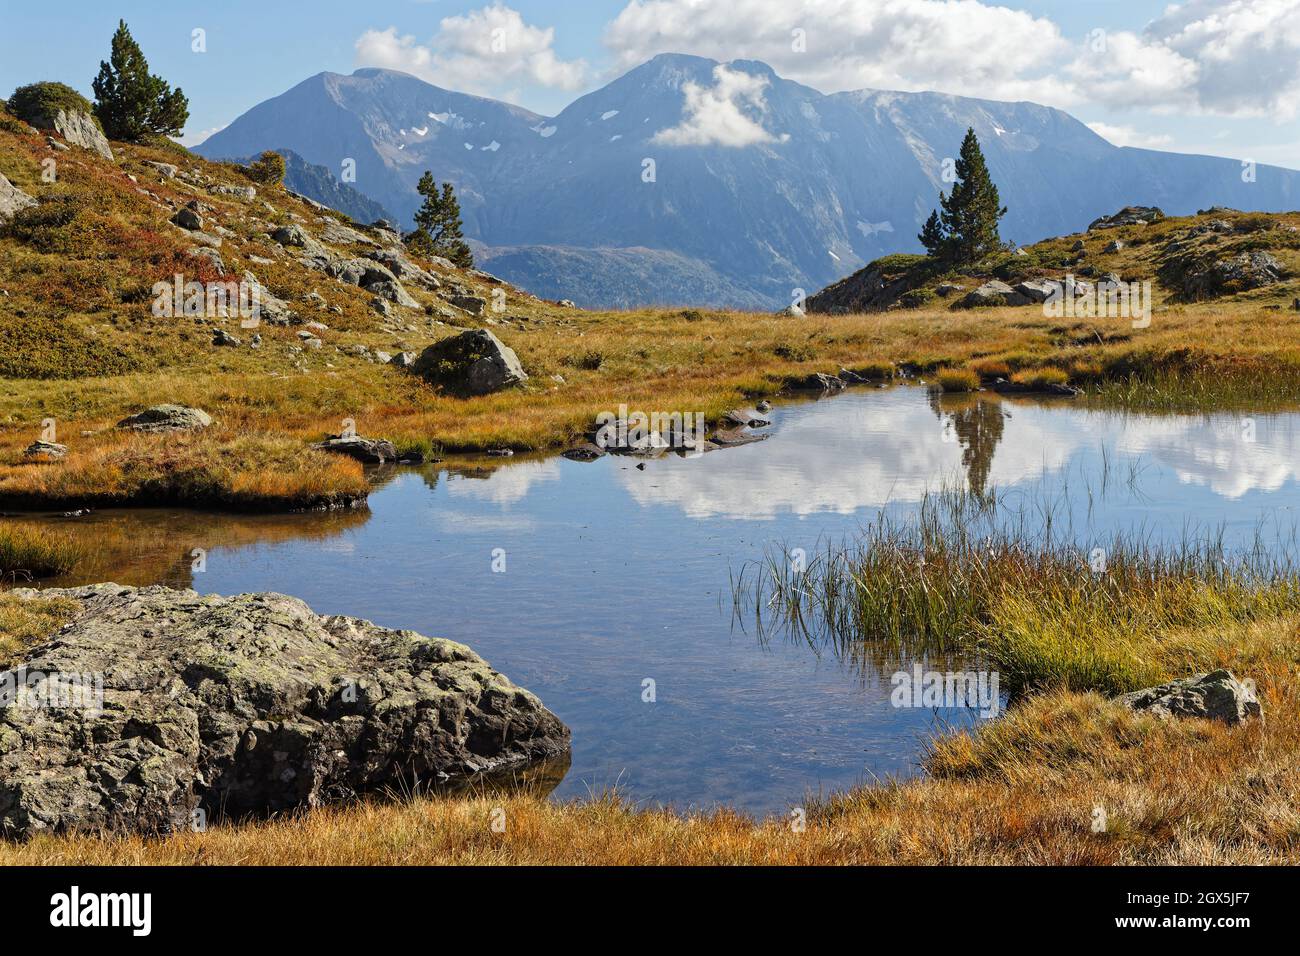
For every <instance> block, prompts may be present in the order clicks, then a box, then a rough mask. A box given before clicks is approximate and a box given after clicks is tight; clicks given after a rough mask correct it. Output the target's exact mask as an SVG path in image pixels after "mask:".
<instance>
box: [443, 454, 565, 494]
mask: <svg viewBox="0 0 1300 956" xmlns="http://www.w3.org/2000/svg"><path fill="white" fill-rule="evenodd" d="M559 477H560V463H559V462H558V461H556V460H554V459H549V460H546V461H521V462H518V463H516V464H512V465H502V466H500V467H499V468H496V469H494V470H493V471H492V472H491V473H488V474H486V475H484V476H483V477H472V478H471V477H466V476H464V475H453V476H452V477H451V478H450V479H449V480H448V482H447V494H448V495H449V496H451V497H453V498H473V499H474V500H476V501H490V502H492V503H493V504H498V505H510V504H514V503H515V502H518V501H522V500H524V499H525V498H527V497H528V494H529V492H531V491H532V489H533V486H534V485H537V484H541V483H543V482H548V481H556V480H558V479H559Z"/></svg>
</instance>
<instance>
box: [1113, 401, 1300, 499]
mask: <svg viewBox="0 0 1300 956" xmlns="http://www.w3.org/2000/svg"><path fill="white" fill-rule="evenodd" d="M1117 446H1118V448H1119V450H1120V451H1122V452H1125V453H1126V454H1130V455H1141V456H1142V457H1143V458H1144V459H1154V460H1155V461H1157V462H1159V463H1160V464H1162V465H1165V466H1166V467H1168V468H1170V469H1171V470H1173V472H1174V473H1175V474H1176V475H1177V476H1178V480H1179V481H1181V482H1185V483H1187V484H1194V485H1204V486H1206V487H1208V488H1209V489H1210V490H1211V491H1213V492H1214V493H1215V494H1217V495H1221V496H1223V497H1224V498H1240V497H1241V496H1242V495H1245V494H1246V493H1247V492H1250V491H1256V490H1262V491H1277V490H1278V489H1279V488H1281V487H1282V486H1283V485H1285V484H1286V483H1287V482H1288V481H1295V480H1297V479H1300V434H1297V428H1296V422H1295V419H1294V418H1293V417H1291V416H1282V415H1270V416H1253V417H1252V416H1244V417H1238V416H1227V415H1223V416H1215V417H1213V418H1208V417H1196V416H1193V417H1188V416H1180V417H1176V418H1175V417H1169V418H1148V419H1139V420H1136V421H1135V420H1132V419H1130V420H1129V421H1128V422H1127V423H1126V427H1125V428H1124V429H1123V432H1122V435H1121V436H1120V439H1119V441H1118V442H1117Z"/></svg>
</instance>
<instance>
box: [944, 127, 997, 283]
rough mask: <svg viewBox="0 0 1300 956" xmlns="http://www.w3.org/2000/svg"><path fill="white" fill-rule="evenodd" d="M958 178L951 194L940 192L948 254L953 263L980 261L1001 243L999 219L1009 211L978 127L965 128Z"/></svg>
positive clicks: (963, 263) (959, 158) (959, 157)
mask: <svg viewBox="0 0 1300 956" xmlns="http://www.w3.org/2000/svg"><path fill="white" fill-rule="evenodd" d="M956 173H957V182H956V183H954V184H953V187H952V193H951V194H950V195H948V196H944V195H943V194H942V193H940V194H939V204H940V206H941V207H942V208H943V216H942V221H943V229H944V233H945V234H946V240H945V245H946V247H947V255H948V258H950V259H951V260H952V261H953V262H954V263H957V264H961V265H970V264H973V263H976V262H979V261H980V260H981V259H983V258H984V257H985V256H987V255H988V254H989V253H991V252H994V251H995V250H996V249H998V247H1000V246H1001V245H1002V240H1001V238H1000V237H999V235H998V220H999V219H1001V218H1002V217H1003V216H1005V215H1006V214H1007V210H1006V207H1005V206H1003V205H1002V203H1001V200H999V198H998V187H997V186H995V185H993V180H992V179H991V178H990V177H989V169H988V166H987V165H986V164H985V162H984V154H983V153H982V152H981V151H980V141H979V139H977V138H976V136H975V130H973V129H968V130H966V138H965V139H964V140H962V144H961V154H960V155H959V156H958V157H957V166H956Z"/></svg>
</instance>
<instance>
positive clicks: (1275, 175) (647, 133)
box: [197, 54, 1300, 307]
mask: <svg viewBox="0 0 1300 956" xmlns="http://www.w3.org/2000/svg"><path fill="white" fill-rule="evenodd" d="M724 80H728V81H730V82H732V83H733V84H734V85H735V86H736V87H737V88H740V89H742V90H743V91H746V92H744V94H743V95H740V96H738V97H737V98H735V99H733V100H731V101H730V102H731V103H732V106H733V107H734V108H735V116H736V117H739V119H738V120H737V121H736V122H737V124H738V125H740V126H741V127H743V128H744V129H746V130H747V131H748V132H749V134H750V135H752V137H753V141H752V142H750V143H749V144H748V145H743V146H736V145H726V144H723V143H719V142H711V141H708V136H709V135H710V130H709V129H708V128H707V123H706V122H705V121H704V120H701V119H699V117H698V116H692V115H691V109H690V104H689V102H688V96H687V94H688V93H689V92H690V91H691V90H692V89H695V90H702V91H706V92H707V91H710V90H712V91H714V92H715V93H716V92H717V91H718V90H719V89H721V87H720V85H719V84H720V83H722V82H723V81H724ZM313 104H315V107H313ZM287 111H288V112H292V113H293V114H294V115H292V116H288V117H286V116H284V115H283V114H285V113H286V112H287ZM746 124H748V125H746ZM968 126H969V127H972V128H974V129H975V130H976V133H977V134H978V135H979V136H980V139H981V143H982V144H983V146H984V149H985V154H986V157H987V159H988V163H989V168H990V171H991V173H992V175H993V177H994V180H995V182H997V183H998V184H999V187H1000V189H1001V190H1002V194H1003V201H1004V202H1005V203H1006V204H1007V205H1008V207H1009V209H1010V211H1009V213H1008V216H1007V218H1006V220H1005V222H1004V227H1003V235H1004V236H1005V237H1007V238H1009V239H1012V240H1014V241H1016V242H1018V243H1020V244H1026V243H1030V242H1034V241H1037V240H1038V239H1042V238H1047V237H1050V236H1055V235H1062V234H1067V233H1071V232H1075V231H1078V230H1079V229H1082V228H1083V227H1084V226H1086V224H1087V223H1088V222H1090V221H1091V220H1092V219H1094V218H1095V217H1097V216H1098V215H1103V214H1106V213H1109V212H1113V211H1114V210H1115V209H1117V208H1121V207H1123V206H1126V205H1139V204H1140V205H1159V206H1161V207H1163V208H1165V209H1166V210H1167V211H1168V212H1169V214H1171V215H1179V214H1186V213H1191V212H1194V211H1195V210H1196V209H1198V208H1202V207H1207V206H1211V205H1229V206H1233V207H1235V208H1240V209H1247V210H1266V209H1285V208H1293V207H1294V206H1295V205H1296V197H1297V196H1300V173H1297V172H1295V171H1292V170H1285V169H1282V168H1280V167H1270V166H1259V167H1256V169H1255V174H1256V177H1255V181H1253V182H1246V181H1245V180H1244V177H1243V176H1242V166H1241V164H1240V163H1238V162H1237V161H1234V160H1226V159H1219V158H1215V157H1201V156H1192V155H1188V154H1178V153H1164V152H1158V151H1153V150H1141V149H1135V148H1132V147H1119V146H1115V145H1113V144H1111V143H1109V142H1107V141H1106V140H1105V139H1104V138H1103V137H1101V136H1099V135H1098V134H1097V133H1096V132H1094V131H1093V130H1091V129H1090V128H1088V127H1087V126H1086V125H1085V124H1083V123H1082V122H1080V121H1079V120H1077V119H1075V118H1074V117H1072V116H1071V115H1070V114H1068V113H1066V112H1064V111H1062V110H1058V109H1055V108H1052V107H1045V106H1040V105H1038V104H1034V103H1031V102H1028V101H1021V102H1018V103H1004V102H1000V101H993V100H981V99H974V98H969V97H961V96H957V95H954V94H948V93H939V92H901V91H888V90H857V91H844V92H838V93H831V94H823V93H821V92H819V91H817V90H814V89H812V88H811V87H807V86H804V85H802V84H799V83H797V82H795V81H791V80H787V79H784V78H782V77H780V76H779V75H778V74H777V73H776V72H775V71H774V70H773V69H772V68H771V67H770V66H767V65H766V64H763V63H761V62H759V61H753V60H735V61H732V62H730V63H719V62H717V61H714V60H710V59H707V58H703V57H693V56H686V55H681V54H661V55H660V56H657V57H655V58H653V59H652V60H649V61H647V62H646V63H644V64H641V65H640V66H638V67H636V68H634V69H632V70H630V71H628V72H627V73H625V74H623V75H622V76H620V77H618V78H616V79H614V80H613V81H611V82H610V83H608V84H606V85H605V86H603V87H601V88H600V89H597V90H593V91H591V92H589V93H587V94H584V95H583V96H581V97H578V98H577V99H576V100H574V101H573V102H572V103H571V104H569V105H568V106H567V107H565V109H563V110H561V111H560V112H559V113H558V114H556V115H555V116H553V117H546V116H542V115H541V114H537V113H533V112H531V111H528V110H525V109H523V108H522V107H516V106H511V105H510V104H505V103H501V102H499V101H496V100H491V99H488V98H485V97H478V96H472V95H470V94H464V93H457V92H455V91H451V90H445V89H442V88H440V87H436V86H433V85H432V84H428V83H425V82H424V81H422V80H420V79H418V78H416V77H413V76H411V75H409V74H403V73H398V72H396V71H389V70H382V69H377V68H365V69H361V70H357V71H355V72H354V73H353V74H351V75H350V76H345V75H343V74H333V73H321V74H317V75H316V76H314V77H311V78H309V79H308V80H305V81H303V83H300V84H298V85H297V86H295V87H293V88H292V89H291V90H289V91H286V93H284V94H281V96H280V97H276V98H273V99H271V100H268V101H266V102H265V103H262V104H259V105H258V106H256V107H254V108H253V109H252V110H250V111H249V112H248V113H246V114H245V115H244V116H243V117H240V118H239V119H237V120H236V121H235V122H234V123H232V124H231V125H230V126H229V127H227V128H226V129H225V130H223V131H222V132H220V133H217V134H215V135H214V136H213V137H211V138H210V139H209V140H208V141H207V142H206V143H204V144H202V145H201V146H199V147H198V148H197V151H198V152H199V153H200V154H202V155H205V156H208V157H210V158H218V157H225V156H227V155H241V156H246V155H249V154H251V153H253V152H256V151H257V150H258V149H259V148H276V147H281V146H283V147H286V148H289V149H292V150H294V151H295V152H298V153H300V154H301V155H303V156H304V157H305V158H306V160H307V161H308V162H311V163H314V164H317V165H324V166H327V167H328V168H330V169H331V170H338V169H341V168H342V163H343V161H344V160H346V159H352V160H354V162H355V172H356V181H355V182H350V183H348V184H349V185H351V186H353V187H354V188H356V189H358V190H359V191H360V192H362V193H364V194H365V195H367V196H370V197H371V198H372V199H375V200H376V201H377V202H380V203H381V204H383V205H384V206H385V207H386V208H388V209H391V210H392V211H393V213H394V214H396V215H397V216H398V217H399V219H401V220H402V221H407V220H409V217H410V215H411V214H412V213H413V211H414V209H415V208H416V205H417V202H418V196H417V195H416V194H415V192H414V183H415V181H416V180H417V179H418V177H419V175H420V174H421V173H422V172H423V171H424V170H425V169H431V170H433V172H434V175H435V178H438V179H440V180H447V181H450V182H453V183H454V184H456V186H457V190H458V193H459V195H460V198H461V205H462V210H463V213H464V219H465V232H466V235H467V236H468V237H470V238H473V239H476V240H479V241H481V242H482V243H484V244H485V245H487V246H489V247H505V248H509V249H510V250H512V254H511V256H509V257H505V256H501V255H498V256H497V258H498V259H499V260H501V262H502V275H503V277H504V278H507V279H509V280H511V281H513V282H516V283H517V284H519V285H521V286H523V287H524V288H531V289H543V288H544V289H547V290H550V291H558V290H560V289H561V288H563V289H564V290H565V294H564V295H563V297H566V298H572V299H574V300H575V301H577V302H578V303H579V304H581V305H588V306H608V305H620V304H623V303H626V302H637V303H639V304H679V303H680V301H681V296H682V295H688V296H695V297H696V301H697V302H698V303H699V304H707V305H743V306H745V307H754V304H755V303H756V302H761V303H764V304H765V305H767V306H775V307H780V306H783V305H786V304H788V303H789V302H790V301H791V300H792V299H793V298H795V297H796V296H797V294H798V293H797V290H800V289H802V290H804V291H805V292H810V291H812V290H815V289H818V288H822V287H823V286H825V285H828V284H830V283H832V282H834V281H836V280H837V279H839V278H843V277H844V276H847V275H849V274H851V273H852V272H854V271H855V270H856V269H858V268H861V267H862V266H863V265H865V264H866V263H868V262H870V261H872V260H874V259H876V258H878V257H880V256H882V255H887V254H890V253H895V252H911V251H916V250H918V249H919V244H918V243H917V242H916V239H915V234H916V232H917V230H918V229H919V226H920V223H921V221H922V220H923V219H924V218H925V216H926V215H928V213H929V211H930V209H932V208H933V207H935V206H936V205H937V204H938V193H939V191H940V189H942V188H944V186H945V183H944V181H943V170H944V159H945V157H948V156H951V155H955V152H956V149H957V145H958V144H959V143H960V140H961V136H962V135H963V134H964V132H965V129H966V128H967V127H968ZM672 130H676V131H678V134H677V139H676V141H674V140H673V137H672V136H671V135H667V136H666V135H665V131H672ZM692 137H694V138H695V139H694V140H693V139H692ZM696 140H698V141H696ZM647 160H650V161H653V163H654V166H653V173H654V176H653V179H652V181H649V182H647V181H646V179H645V175H644V174H645V169H646V167H645V163H646V161H647ZM527 247H537V248H538V249H539V250H543V249H546V250H554V249H557V248H563V249H564V250H566V253H565V255H564V257H563V262H564V263H565V268H566V272H565V273H563V274H557V273H556V272H554V271H553V270H554V268H556V266H555V263H556V262H557V261H558V260H557V259H556V257H555V256H554V255H552V254H550V253H543V252H541V251H539V252H537V254H532V255H520V254H519V253H520V252H521V250H523V249H525V248H527ZM634 248H645V249H654V250H661V251H663V252H665V253H669V254H671V255H672V256H677V257H686V258H688V259H693V260H698V262H699V263H700V264H701V266H702V268H700V269H695V270H688V271H687V272H686V274H684V275H682V276H681V277H680V279H679V280H670V281H665V280H664V277H663V274H662V272H661V269H662V268H664V267H666V266H665V263H667V262H668V261H669V260H668V259H667V258H663V257H661V258H660V260H659V261H658V262H657V263H655V265H656V268H650V269H643V270H620V268H619V267H618V266H617V265H616V264H613V263H614V260H611V258H610V256H609V251H610V250H629V249H634ZM583 250H587V253H586V254H584V253H583ZM621 271H622V272H625V273H626V274H625V275H622V276H621V282H622V286H621V287H620V285H619V283H620V272H621ZM720 286H721V288H720ZM727 286H729V287H730V291H727V289H726V287H727Z"/></svg>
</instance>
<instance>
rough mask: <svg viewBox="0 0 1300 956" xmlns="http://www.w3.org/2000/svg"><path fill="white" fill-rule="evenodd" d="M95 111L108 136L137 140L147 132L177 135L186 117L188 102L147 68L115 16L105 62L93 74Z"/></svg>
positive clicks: (188, 113) (147, 133) (134, 43)
mask: <svg viewBox="0 0 1300 956" xmlns="http://www.w3.org/2000/svg"><path fill="white" fill-rule="evenodd" d="M93 86H94V89H95V115H96V116H97V117H98V118H99V124H100V125H101V126H103V127H104V133H105V134H106V135H107V136H108V137H109V138H110V139H121V140H127V141H129V142H140V141H142V140H145V139H148V138H149V137H151V136H177V135H179V134H180V132H181V130H182V129H184V127H185V121H186V120H188V119H189V117H190V103H189V100H187V99H186V98H185V94H184V93H182V92H181V90H180V89H179V88H177V89H175V90H173V89H172V88H171V86H170V85H169V84H168V83H167V81H166V80H164V79H163V78H162V77H160V76H154V75H152V74H151V73H150V72H149V61H148V60H146V59H145V58H144V52H143V51H142V50H141V49H140V45H139V44H138V43H136V42H135V39H134V38H133V37H132V36H131V31H130V30H128V29H127V26H126V21H125V20H119V21H118V24H117V32H116V33H114V34H113V49H112V53H111V54H110V55H109V62H107V63H104V62H101V63H100V64H99V76H97V77H95V82H94V84H93Z"/></svg>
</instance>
